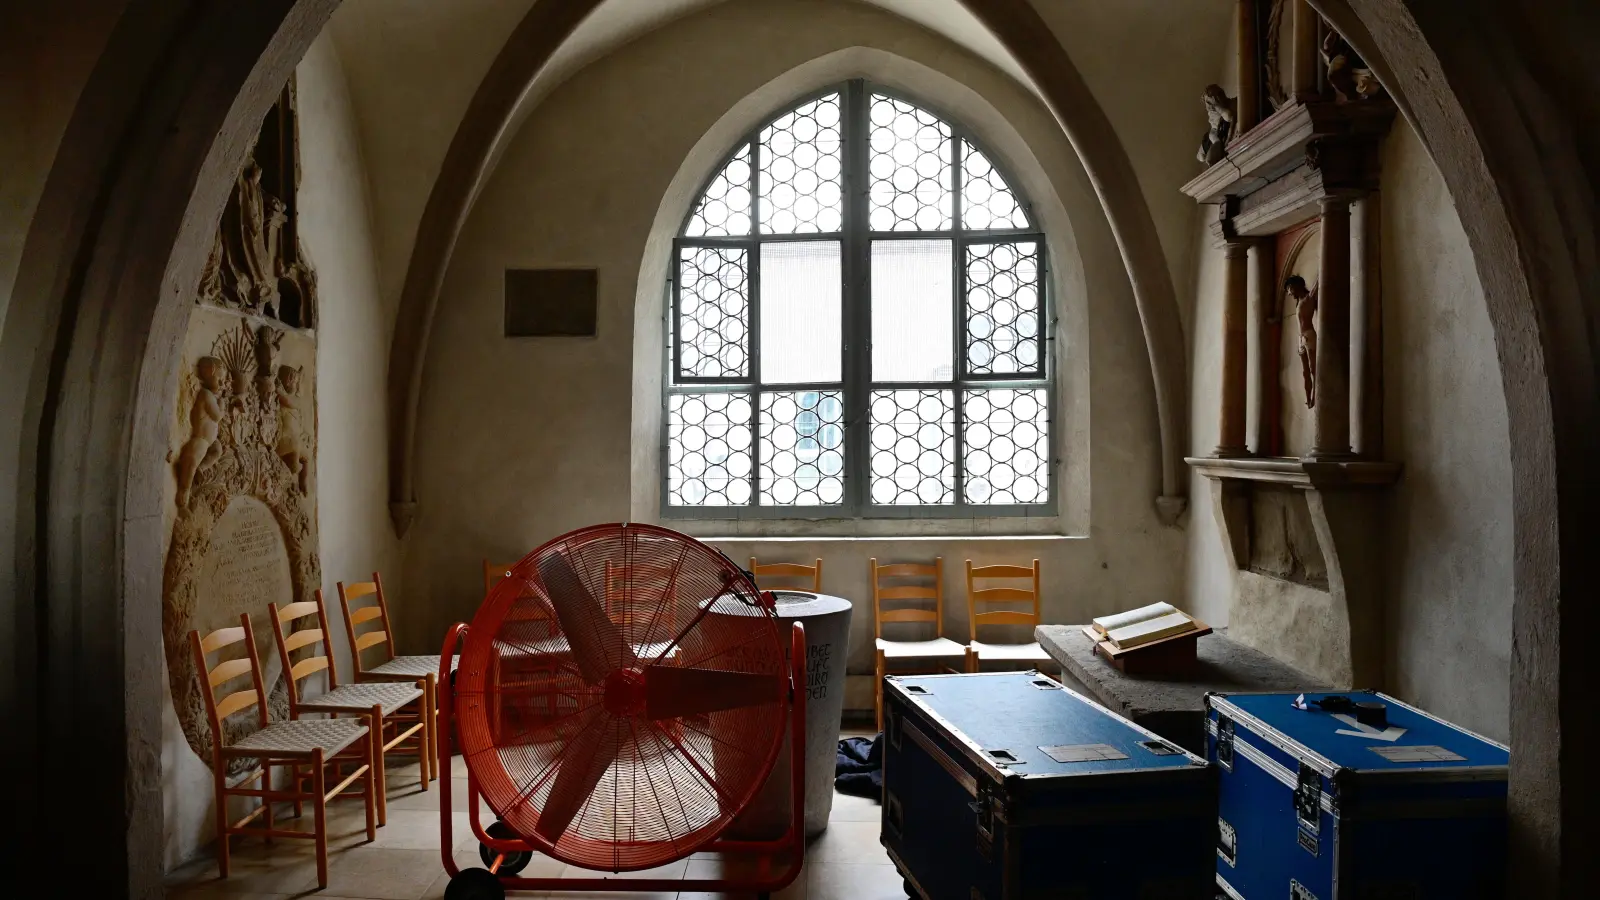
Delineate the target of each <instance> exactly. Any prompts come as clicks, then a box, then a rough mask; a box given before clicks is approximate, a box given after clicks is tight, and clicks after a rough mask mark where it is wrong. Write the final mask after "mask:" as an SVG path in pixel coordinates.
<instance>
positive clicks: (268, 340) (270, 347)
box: [255, 325, 283, 405]
mask: <svg viewBox="0 0 1600 900" xmlns="http://www.w3.org/2000/svg"><path fill="white" fill-rule="evenodd" d="M282 348H283V332H281V331H279V330H278V329H276V328H273V327H272V326H271V325H263V326H261V327H260V328H258V329H256V347H255V350H256V396H257V397H260V398H261V402H262V404H263V405H265V404H266V403H267V401H268V400H270V399H271V398H272V394H273V380H272V377H273V374H274V373H276V372H277V370H278V353H279V351H281V350H282Z"/></svg>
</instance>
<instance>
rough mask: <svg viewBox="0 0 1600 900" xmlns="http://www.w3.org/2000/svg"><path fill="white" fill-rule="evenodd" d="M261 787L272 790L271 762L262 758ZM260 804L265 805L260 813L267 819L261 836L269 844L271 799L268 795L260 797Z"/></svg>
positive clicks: (270, 839)
mask: <svg viewBox="0 0 1600 900" xmlns="http://www.w3.org/2000/svg"><path fill="white" fill-rule="evenodd" d="M261 788H262V790H266V791H270V790H272V763H270V762H267V761H266V760H262V761H261ZM261 805H262V806H265V807H266V809H265V810H263V811H262V813H261V815H262V817H263V818H265V819H266V821H267V833H266V834H265V835H263V837H265V838H266V841H267V843H269V844H270V843H272V828H273V825H272V799H271V798H270V797H262V798H261Z"/></svg>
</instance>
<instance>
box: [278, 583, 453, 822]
mask: <svg viewBox="0 0 1600 900" xmlns="http://www.w3.org/2000/svg"><path fill="white" fill-rule="evenodd" d="M310 616H315V617H316V622H317V625H316V627H315V628H306V629H302V630H300V631H292V632H290V633H288V634H285V633H284V629H285V628H286V627H287V628H293V627H294V624H293V623H294V621H295V620H296V619H302V618H306V617H310ZM267 618H268V620H269V621H271V622H272V636H273V638H274V639H275V643H277V645H278V661H279V662H281V663H282V664H283V671H284V673H285V681H286V683H287V685H288V688H289V718H291V719H295V720H298V719H299V718H300V717H301V716H302V715H305V714H307V713H321V714H325V715H328V716H330V717H338V716H340V715H346V716H352V715H353V716H366V717H367V724H368V726H369V727H372V728H373V729H374V730H375V732H376V734H377V735H378V740H377V741H374V742H373V745H374V749H375V750H376V755H375V756H374V758H373V760H372V764H373V766H374V767H375V775H376V777H377V793H378V824H379V825H385V824H388V821H389V798H388V793H389V791H388V776H387V773H386V772H385V771H384V769H385V767H384V763H385V761H386V760H387V757H388V754H389V753H390V752H391V751H396V752H400V753H415V754H416V756H417V763H418V767H419V768H420V769H421V773H420V776H421V781H422V789H423V790H427V789H428V782H429V781H431V780H432V779H431V778H430V775H429V773H430V772H431V771H432V769H431V766H432V763H433V761H432V760H431V759H429V750H430V748H431V747H432V741H431V740H429V731H430V730H431V729H430V724H431V723H432V722H433V721H434V720H433V719H432V716H431V713H432V712H433V710H432V709H431V708H430V703H429V698H428V696H427V695H426V694H425V693H424V692H423V690H422V688H421V687H418V686H417V685H414V684H406V683H404V682H398V681H396V682H373V683H369V684H347V685H340V684H339V668H338V666H337V665H336V664H335V663H334V660H333V654H332V651H331V650H330V649H329V648H330V642H329V639H328V609H327V606H326V605H325V604H324V603H323V599H322V589H321V588H318V589H317V599H316V600H303V601H301V602H299V603H291V604H289V605H288V606H285V607H284V608H282V609H279V608H278V604H276V603H268V604H267ZM313 647H314V648H317V649H320V650H321V651H322V652H323V653H324V654H326V655H322V656H316V655H308V656H302V657H301V658H300V659H299V660H298V661H296V660H295V659H294V657H293V654H294V653H295V651H297V650H302V649H307V648H313ZM317 672H327V673H328V689H327V691H326V692H324V693H322V694H320V695H318V696H316V697H309V698H308V697H306V696H304V694H303V692H302V691H301V687H300V682H302V681H304V680H305V679H307V678H310V677H311V676H312V675H314V674H315V673H317ZM408 707H409V708H408ZM391 735H392V736H391ZM408 741H410V742H411V746H409V747H406V746H403V745H405V744H406V742H408Z"/></svg>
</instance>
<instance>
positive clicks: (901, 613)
mask: <svg viewBox="0 0 1600 900" xmlns="http://www.w3.org/2000/svg"><path fill="white" fill-rule="evenodd" d="M937 621H939V614H938V613H936V612H934V611H933V610H931V609H886V610H883V611H881V612H879V613H878V622H879V624H883V625H887V624H889V623H891V622H937Z"/></svg>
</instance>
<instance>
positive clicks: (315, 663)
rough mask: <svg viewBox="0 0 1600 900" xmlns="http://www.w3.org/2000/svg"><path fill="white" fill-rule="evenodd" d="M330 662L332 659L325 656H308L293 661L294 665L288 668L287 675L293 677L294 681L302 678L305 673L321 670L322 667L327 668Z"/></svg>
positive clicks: (309, 673)
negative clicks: (295, 661)
mask: <svg viewBox="0 0 1600 900" xmlns="http://www.w3.org/2000/svg"><path fill="white" fill-rule="evenodd" d="M331 664H332V660H330V659H328V658H327V657H326V656H310V657H307V658H305V659H302V660H300V661H299V662H297V663H295V664H294V666H293V667H291V668H290V669H289V677H290V678H293V679H294V680H295V681H299V680H301V679H302V678H305V677H306V676H307V675H311V674H313V673H316V672H321V671H322V670H323V669H326V668H328V666H330V665H331Z"/></svg>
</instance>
